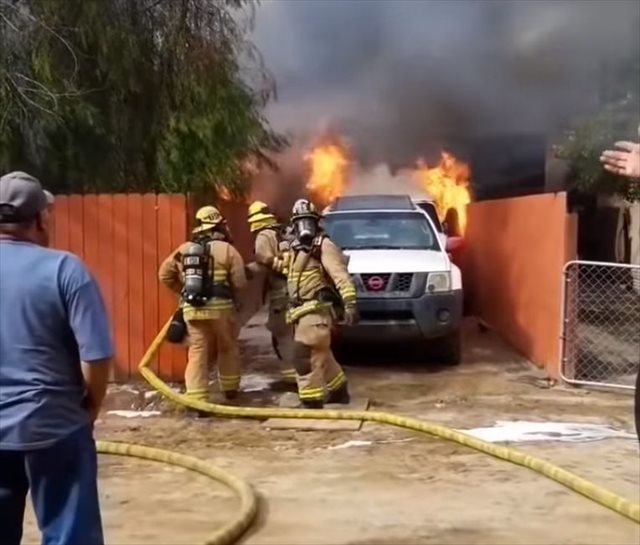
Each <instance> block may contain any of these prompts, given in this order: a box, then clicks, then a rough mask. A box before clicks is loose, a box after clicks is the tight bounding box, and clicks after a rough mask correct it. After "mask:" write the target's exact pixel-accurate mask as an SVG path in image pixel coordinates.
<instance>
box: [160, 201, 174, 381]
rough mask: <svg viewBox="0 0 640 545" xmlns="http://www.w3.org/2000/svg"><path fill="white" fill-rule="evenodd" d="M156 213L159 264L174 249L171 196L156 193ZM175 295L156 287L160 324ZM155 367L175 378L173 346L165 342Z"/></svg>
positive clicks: (169, 377)
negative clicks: (172, 241)
mask: <svg viewBox="0 0 640 545" xmlns="http://www.w3.org/2000/svg"><path fill="white" fill-rule="evenodd" d="M157 202H158V214H157V216H156V220H157V222H156V225H157V232H158V240H157V244H158V262H159V264H160V263H162V261H164V259H165V258H166V257H167V256H168V255H169V254H170V253H171V252H172V251H173V250H174V248H173V247H172V244H171V197H170V196H169V195H158V201H157ZM176 304H177V301H176V296H175V295H174V294H173V293H171V292H170V291H169V290H168V289H167V288H166V287H165V286H159V288H158V316H159V322H160V324H162V325H164V323H165V322H166V321H167V319H168V318H169V316H170V315H171V314H172V313H173V312H174V311H175V309H176ZM156 364H157V369H158V373H159V374H160V376H162V377H163V378H165V379H167V380H176V377H174V376H173V372H172V370H173V348H172V347H171V346H170V345H167V344H166V343H165V344H164V345H163V346H162V347H161V348H160V351H159V353H158V361H157V363H156Z"/></svg>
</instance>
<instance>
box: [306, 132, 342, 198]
mask: <svg viewBox="0 0 640 545" xmlns="http://www.w3.org/2000/svg"><path fill="white" fill-rule="evenodd" d="M304 159H305V161H307V162H308V163H309V165H310V170H311V175H310V177H309V181H308V182H307V190H308V191H309V193H310V195H311V197H312V199H313V200H315V201H317V202H318V204H320V205H322V206H324V205H327V204H329V203H330V202H331V201H333V200H334V199H335V198H336V197H339V196H340V195H342V194H343V193H344V191H345V189H346V187H347V183H348V174H349V173H348V170H349V159H348V157H347V153H346V151H345V150H344V149H343V148H342V147H340V146H338V145H335V144H323V145H319V146H316V147H315V148H313V149H312V150H311V152H309V153H308V154H307V155H305V157H304Z"/></svg>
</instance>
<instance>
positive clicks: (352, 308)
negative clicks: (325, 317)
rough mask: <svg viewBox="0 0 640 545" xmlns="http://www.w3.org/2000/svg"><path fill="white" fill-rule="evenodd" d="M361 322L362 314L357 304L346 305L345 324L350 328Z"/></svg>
mask: <svg viewBox="0 0 640 545" xmlns="http://www.w3.org/2000/svg"><path fill="white" fill-rule="evenodd" d="M359 321H360V314H359V313H358V307H357V306H356V304H355V303H345V305H344V323H345V325H348V326H353V325H356V324H357V323H358V322H359Z"/></svg>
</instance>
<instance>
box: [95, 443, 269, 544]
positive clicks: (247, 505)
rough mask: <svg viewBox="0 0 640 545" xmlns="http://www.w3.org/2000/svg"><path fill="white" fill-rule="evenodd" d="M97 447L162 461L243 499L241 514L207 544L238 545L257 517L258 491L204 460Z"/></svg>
mask: <svg viewBox="0 0 640 545" xmlns="http://www.w3.org/2000/svg"><path fill="white" fill-rule="evenodd" d="M96 446H97V449H98V452H99V453H100V454H115V455H117V456H132V457H134V458H141V459H143V460H152V461H154V462H163V463H165V464H170V465H174V466H178V467H182V468H184V469H188V470H190V471H194V472H196V473H200V474H201V475H204V476H205V477H209V478H210V479H213V480H215V481H219V482H221V483H223V484H225V485H226V486H227V487H229V488H231V489H232V490H233V491H235V493H236V495H237V496H238V497H239V498H240V511H239V513H238V514H237V515H236V516H235V517H234V518H233V519H232V520H230V521H228V522H227V523H226V524H225V525H224V526H223V527H222V528H220V529H218V530H216V531H215V532H214V533H212V534H211V535H210V536H209V538H208V539H207V540H206V541H205V542H204V543H205V545H230V544H232V543H235V542H236V541H237V540H238V539H239V538H240V536H242V534H244V533H245V532H246V531H247V529H248V528H249V526H251V523H252V522H253V521H254V519H255V517H256V515H257V514H258V502H257V499H256V495H255V492H254V491H253V489H252V488H251V486H249V484H247V483H246V482H245V481H243V480H242V479H239V478H238V477H235V476H233V475H230V474H229V473H226V472H225V471H222V470H221V469H219V468H217V467H214V466H212V465H210V464H208V463H206V462H203V461H202V460H198V459H197V458H193V457H191V456H185V455H183V454H177V453H175V452H170V451H168V450H160V449H157V448H150V447H143V446H140V445H131V444H128V443H115V442H111V441H97V442H96Z"/></svg>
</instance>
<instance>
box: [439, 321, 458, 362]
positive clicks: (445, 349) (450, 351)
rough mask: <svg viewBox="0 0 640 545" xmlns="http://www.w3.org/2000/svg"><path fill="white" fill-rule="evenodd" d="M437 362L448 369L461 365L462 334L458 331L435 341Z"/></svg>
mask: <svg viewBox="0 0 640 545" xmlns="http://www.w3.org/2000/svg"><path fill="white" fill-rule="evenodd" d="M436 342H437V358H438V362H439V363H442V364H443V365H446V366H448V367H455V366H457V365H460V364H461V363H462V334H461V332H460V330H459V329H457V330H456V331H453V332H451V333H449V334H448V335H445V336H444V337H442V338H441V339H438V340H437V341H436Z"/></svg>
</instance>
